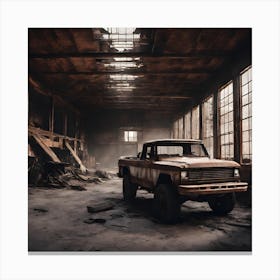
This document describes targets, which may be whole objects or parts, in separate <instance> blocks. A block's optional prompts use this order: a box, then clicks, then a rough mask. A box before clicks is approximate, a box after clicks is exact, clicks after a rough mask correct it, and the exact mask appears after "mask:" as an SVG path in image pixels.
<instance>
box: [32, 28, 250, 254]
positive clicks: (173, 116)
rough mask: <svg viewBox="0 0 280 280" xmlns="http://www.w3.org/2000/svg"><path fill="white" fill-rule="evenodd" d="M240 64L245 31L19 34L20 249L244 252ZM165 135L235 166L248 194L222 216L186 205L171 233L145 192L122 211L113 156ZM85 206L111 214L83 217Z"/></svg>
mask: <svg viewBox="0 0 280 280" xmlns="http://www.w3.org/2000/svg"><path fill="white" fill-rule="evenodd" d="M251 64H252V58H251V29H250V28H30V29H29V31H28V73H29V77H28V106H29V117H28V162H29V167H28V172H29V185H30V188H29V194H30V195H29V250H30V251H79V250H80V251H81V250H82V251H178V250H185V251H188V250H190V251H201V250H202V251H205V250H206V251H207V250H229V251H232V250H245V251H248V250H251V226H250V224H251V208H250V200H251V195H250V194H251V189H252V188H251V168H252V66H251ZM168 138H175V139H201V140H202V141H203V143H204V145H205V147H206V148H207V150H208V153H209V155H210V156H211V158H217V159H225V160H234V161H236V162H238V163H239V164H240V165H241V167H240V177H241V180H242V181H245V182H247V183H248V184H249V190H248V191H247V192H246V193H245V194H242V195H240V196H238V197H237V199H238V202H239V207H238V208H237V209H236V210H234V211H233V213H232V214H229V216H228V217H216V216H212V215H210V214H209V209H208V208H207V207H206V206H205V207H204V208H197V204H196V203H195V202H191V203H193V204H189V205H190V206H184V205H183V207H182V208H184V209H185V210H186V211H185V210H184V211H183V212H182V221H181V223H179V224H178V225H174V226H173V227H172V228H170V227H167V226H165V225H161V224H159V223H158V222H157V221H155V220H154V219H153V218H151V217H150V215H149V214H150V213H149V212H150V209H151V194H146V193H145V192H144V191H143V192H142V191H140V192H139V199H137V200H136V201H135V204H134V205H130V206H126V205H125V204H123V202H122V201H121V180H120V179H119V178H117V176H116V173H117V172H118V159H119V158H120V157H123V156H136V155H137V154H138V153H139V152H141V150H142V144H143V143H145V142H146V141H149V140H154V139H168ZM65 168H66V169H67V170H68V173H67V174H66V175H67V176H68V179H67V176H66V175H65ZM69 174H71V176H72V177H71V180H76V181H79V182H81V181H82V184H81V183H77V182H76V181H75V184H74V183H73V184H71V180H70V181H69V178H70V175H69ZM106 184H107V185H108V187H106ZM65 187H68V188H70V190H69V189H65ZM74 187H75V188H74ZM77 190H87V191H86V192H77ZM145 198H146V199H145ZM92 199H93V200H94V199H96V201H100V200H101V201H102V200H106V201H110V203H111V204H113V205H114V206H112V205H111V207H108V208H110V209H109V210H108V211H105V212H99V214H95V215H97V216H94V217H92V216H88V215H92V214H89V213H87V211H86V206H87V205H88V201H89V200H92ZM186 205H188V202H187V203H186ZM126 207H129V208H128V209H127V208H126ZM188 207H189V208H188ZM56 208H57V209H59V210H61V212H60V215H61V216H60V215H58V214H57V213H54V212H55V211H52V210H53V209H56ZM198 209H199V210H198ZM201 209H202V210H201ZM62 213H63V214H62ZM100 215H101V216H100ZM90 219H91V220H90ZM85 221H86V222H85ZM198 221H199V222H198ZM91 222H92V224H91ZM58 223H60V225H58ZM217 224H218V226H217ZM78 225H80V226H78ZM89 226H92V227H91V229H90V231H88V235H86V234H85V233H84V234H81V232H85V227H89ZM93 226H94V227H93ZM139 227H140V228H142V229H139ZM73 228H76V230H75V232H73V233H72V235H71V236H72V237H73V239H74V241H73V240H72V241H69V232H70V231H71V229H73ZM152 230H155V231H156V233H155V232H154V233H153V234H151V232H152ZM79 231H80V233H78V232H79ZM98 233H102V237H101V236H100V235H99V234H98ZM181 234H182V235H181ZM66 235H67V236H68V239H67V238H66ZM151 235H152V236H151ZM178 235H180V237H178ZM133 236H137V237H138V243H136V242H135V240H134V239H133ZM147 236H149V237H147ZM176 236H177V238H176ZM186 236H191V238H187V239H184V238H186ZM197 236H201V239H200V240H198V238H197ZM112 240H117V241H116V242H114V241H112ZM220 241H221V242H220Z"/></svg>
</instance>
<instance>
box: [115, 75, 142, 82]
mask: <svg viewBox="0 0 280 280" xmlns="http://www.w3.org/2000/svg"><path fill="white" fill-rule="evenodd" d="M138 77H139V76H138V75H122V74H113V75H110V80H113V81H134V80H135V79H137V78H138Z"/></svg>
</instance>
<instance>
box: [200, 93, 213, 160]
mask: <svg viewBox="0 0 280 280" xmlns="http://www.w3.org/2000/svg"><path fill="white" fill-rule="evenodd" d="M202 139H203V143H204V145H205V147H206V149H207V151H208V153H209V155H210V157H214V152H213V151H214V142H213V139H214V137H213V96H210V97H209V98H208V99H207V100H205V101H204V102H203V103H202Z"/></svg>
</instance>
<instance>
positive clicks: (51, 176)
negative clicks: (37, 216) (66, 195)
mask: <svg viewBox="0 0 280 280" xmlns="http://www.w3.org/2000/svg"><path fill="white" fill-rule="evenodd" d="M114 176H116V175H115V174H114V173H112V172H106V171H103V170H96V171H91V172H90V171H87V172H86V173H85V174H84V173H83V172H82V171H81V170H80V169H79V168H76V167H74V166H72V165H70V164H68V163H62V162H60V163H57V162H53V161H48V162H44V163H42V162H40V161H39V160H33V162H31V163H30V164H29V168H28V177H29V178H28V182H29V186H33V187H34V186H40V187H48V188H50V187H51V188H68V189H73V190H79V191H84V190H86V188H85V183H96V184H99V183H104V182H105V181H106V180H108V179H112V178H113V177H114Z"/></svg>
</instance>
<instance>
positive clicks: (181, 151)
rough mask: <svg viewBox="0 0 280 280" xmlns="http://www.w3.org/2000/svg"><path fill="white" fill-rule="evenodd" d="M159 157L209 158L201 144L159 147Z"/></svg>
mask: <svg viewBox="0 0 280 280" xmlns="http://www.w3.org/2000/svg"><path fill="white" fill-rule="evenodd" d="M157 155H158V156H159V157H170V156H179V157H208V155H207V154H206V152H205V149H204V147H203V145H202V144H199V143H179V144H178V143H176V144H169V145H159V146H157Z"/></svg>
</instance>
